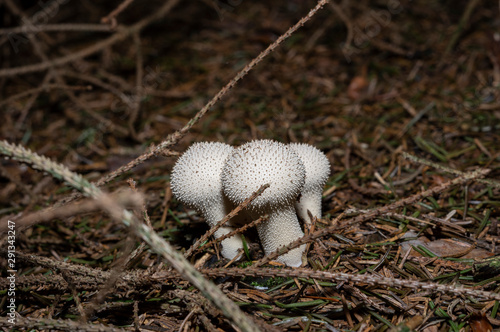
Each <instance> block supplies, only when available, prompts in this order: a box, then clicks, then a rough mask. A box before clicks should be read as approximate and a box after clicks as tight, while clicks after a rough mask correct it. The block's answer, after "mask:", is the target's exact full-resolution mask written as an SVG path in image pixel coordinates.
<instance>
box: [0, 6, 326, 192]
mask: <svg viewBox="0 0 500 332" xmlns="http://www.w3.org/2000/svg"><path fill="white" fill-rule="evenodd" d="M328 2H329V0H321V1H319V2H318V4H317V5H316V7H314V8H313V9H312V10H311V11H310V12H309V13H308V14H307V15H306V16H305V17H303V18H302V19H300V21H299V22H297V23H296V24H295V25H294V26H292V27H291V28H290V29H288V31H287V32H285V33H284V34H283V35H281V36H280V37H279V38H278V39H277V40H276V41H275V42H274V43H272V44H271V45H269V46H268V47H267V48H266V49H265V50H264V51H263V52H262V53H260V54H259V55H258V56H257V57H256V58H255V59H253V60H252V61H250V63H249V64H247V65H246V66H245V68H243V69H242V70H241V71H240V72H239V73H238V74H236V76H235V77H234V78H233V79H232V80H231V81H230V82H229V83H228V84H226V85H225V86H224V87H223V88H222V89H221V90H220V91H219V92H218V93H217V94H216V95H215V96H214V97H213V98H212V99H211V100H210V101H209V102H208V103H207V104H206V105H205V106H204V107H203V108H202V109H201V110H200V111H199V112H198V113H196V115H195V116H194V117H193V118H192V119H191V120H189V122H188V123H187V124H186V125H185V126H184V127H183V128H181V129H180V130H178V131H176V132H175V133H173V134H171V135H169V136H168V137H167V139H166V140H164V141H163V142H161V143H160V144H158V145H157V146H156V147H154V148H152V149H151V151H149V152H147V153H145V154H143V155H141V156H139V157H137V158H136V159H134V160H132V161H131V162H129V163H128V164H127V165H124V166H122V167H120V168H118V169H117V170H115V171H114V172H112V173H110V174H108V175H106V176H104V177H102V178H100V179H99V180H98V181H97V182H96V183H95V184H96V186H98V187H100V186H102V185H104V184H106V183H108V182H109V181H111V180H113V179H114V178H116V177H117V176H119V175H120V174H122V173H125V172H127V171H129V170H130V169H132V168H134V167H135V166H137V165H139V164H142V163H143V162H145V161H146V160H148V159H149V158H151V157H153V156H156V155H158V154H160V153H161V152H162V151H163V150H164V149H165V148H167V147H169V146H171V145H174V144H177V142H179V140H180V139H181V138H182V137H184V135H186V134H187V132H188V131H189V130H190V129H191V128H192V127H193V126H194V125H195V124H196V123H197V122H198V121H200V119H201V118H202V117H203V116H204V115H205V114H206V113H207V112H208V111H209V110H210V109H211V108H212V107H213V106H214V105H215V104H216V103H217V102H218V101H219V100H221V99H222V97H224V95H226V94H227V93H228V92H229V91H230V90H231V89H232V88H233V87H234V86H235V85H236V84H237V83H238V82H239V81H240V80H241V79H242V78H243V77H244V76H245V75H246V74H248V72H249V71H250V70H252V69H253V68H254V67H255V66H256V65H257V64H258V63H259V62H261V61H262V60H263V59H264V58H265V57H266V56H268V55H269V54H270V53H271V52H272V51H274V50H275V49H276V48H277V47H278V46H279V45H280V44H281V43H283V42H284V41H285V40H286V39H287V38H288V37H290V36H291V35H292V34H293V33H294V32H295V31H297V30H298V29H299V28H300V27H302V26H303V25H304V24H305V23H306V22H307V21H309V20H310V19H311V18H312V17H313V16H314V14H316V12H317V11H318V10H319V9H321V8H322V7H323V6H324V5H325V4H326V3H328ZM1 76H2V75H1V71H0V77H1Z"/></svg>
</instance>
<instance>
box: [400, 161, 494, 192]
mask: <svg viewBox="0 0 500 332" xmlns="http://www.w3.org/2000/svg"><path fill="white" fill-rule="evenodd" d="M401 155H402V156H403V158H405V159H408V160H410V161H413V162H415V163H418V164H422V165H425V166H430V167H432V168H437V169H440V170H442V171H444V172H446V173H451V174H454V175H459V176H463V175H464V174H466V173H464V172H460V171H459V170H456V169H453V168H451V167H447V166H444V165H440V164H438V163H435V162H433V161H430V160H426V159H422V158H419V157H417V156H414V155H411V154H409V153H407V152H403V153H401ZM476 181H477V182H480V183H484V184H487V185H490V186H493V187H496V188H500V182H498V181H495V180H491V179H476Z"/></svg>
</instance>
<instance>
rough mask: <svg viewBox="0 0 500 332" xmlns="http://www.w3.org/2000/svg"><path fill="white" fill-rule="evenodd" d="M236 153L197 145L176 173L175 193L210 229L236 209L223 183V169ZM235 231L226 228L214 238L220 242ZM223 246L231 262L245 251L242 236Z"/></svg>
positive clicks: (213, 144) (228, 148)
mask: <svg viewBox="0 0 500 332" xmlns="http://www.w3.org/2000/svg"><path fill="white" fill-rule="evenodd" d="M232 151H233V147H231V146H230V145H228V144H224V143H218V142H200V143H195V144H193V145H191V147H189V149H187V150H186V152H185V153H184V154H183V155H182V156H181V157H180V158H179V159H178V160H177V162H176V164H175V165H174V168H173V170H172V174H171V181H170V185H171V187H172V193H173V194H174V196H175V197H176V198H177V199H178V200H179V201H181V202H182V203H184V204H186V205H187V206H189V207H191V208H193V209H195V210H197V211H198V212H199V213H200V214H201V215H202V216H203V217H204V218H205V220H206V222H207V223H208V224H209V225H210V227H214V226H215V225H216V224H217V222H219V221H220V220H222V219H223V218H224V217H225V216H226V215H227V214H228V213H229V212H230V211H231V209H232V207H233V206H232V204H231V202H229V201H228V199H227V198H226V197H225V196H224V194H223V190H222V182H221V172H222V167H223V166H224V162H225V160H226V158H227V157H228V156H229V155H230V154H231V152H232ZM233 230H234V229H233V227H231V226H227V224H226V226H222V227H220V228H219V229H218V230H217V231H216V232H215V234H214V236H215V237H216V238H219V237H221V236H223V235H225V234H227V233H229V232H231V231H233ZM221 244H222V250H221V254H222V256H223V257H225V258H227V259H233V258H234V257H235V256H236V255H237V253H238V250H239V249H240V248H243V243H242V240H241V237H240V236H239V235H234V236H232V237H230V238H227V239H225V240H223V241H222V242H221Z"/></svg>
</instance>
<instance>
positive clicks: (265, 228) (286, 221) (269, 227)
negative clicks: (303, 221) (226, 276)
mask: <svg viewBox="0 0 500 332" xmlns="http://www.w3.org/2000/svg"><path fill="white" fill-rule="evenodd" d="M266 212H267V213H268V215H269V219H268V220H267V221H265V222H263V223H260V224H259V225H258V226H257V231H258V232H259V238H260V241H261V243H262V247H263V248H264V252H265V254H266V255H269V254H271V253H273V252H275V251H276V250H277V249H278V248H281V247H284V246H286V245H288V244H289V243H291V242H293V241H295V240H297V239H298V238H301V237H303V236H304V232H302V229H301V228H300V224H299V220H298V219H297V215H296V214H295V211H294V210H292V209H289V208H284V209H280V208H276V210H273V212H272V213H269V211H266ZM252 215H253V216H255V217H257V218H258V217H260V215H259V214H256V213H255V212H253V213H252ZM275 219H278V220H279V221H276V220H275ZM305 250H306V245H305V244H303V245H301V246H300V247H298V248H295V249H292V250H290V251H289V252H287V253H286V254H284V255H281V256H279V257H278V258H276V261H277V262H280V263H283V264H285V265H288V266H291V267H299V266H301V265H302V255H303V253H304V251H305Z"/></svg>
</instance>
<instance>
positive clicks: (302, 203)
mask: <svg viewBox="0 0 500 332" xmlns="http://www.w3.org/2000/svg"><path fill="white" fill-rule="evenodd" d="M288 146H289V147H290V148H291V149H293V150H294V151H295V152H296V153H297V154H298V155H299V157H300V159H301V160H302V162H303V163H304V166H305V168H306V181H305V183H304V187H303V188H302V191H301V192H300V195H299V197H298V199H297V201H296V202H295V209H296V211H297V214H298V216H299V218H300V219H302V220H304V221H305V222H306V223H307V224H310V223H311V219H310V217H309V214H308V213H307V211H308V210H309V212H311V215H312V216H313V217H316V218H318V219H319V218H321V195H322V193H323V186H324V185H325V183H326V181H327V180H328V177H329V176H330V162H329V161H328V158H326V156H325V154H324V153H323V152H321V151H320V150H318V149H317V148H316V147H314V146H312V145H309V144H306V143H290V144H289V145H288Z"/></svg>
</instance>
